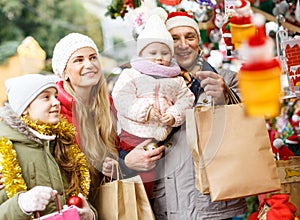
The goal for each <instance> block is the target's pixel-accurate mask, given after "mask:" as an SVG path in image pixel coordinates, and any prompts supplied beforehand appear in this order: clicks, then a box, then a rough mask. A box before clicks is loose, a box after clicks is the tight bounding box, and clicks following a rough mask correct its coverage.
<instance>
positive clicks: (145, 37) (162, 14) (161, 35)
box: [137, 9, 174, 55]
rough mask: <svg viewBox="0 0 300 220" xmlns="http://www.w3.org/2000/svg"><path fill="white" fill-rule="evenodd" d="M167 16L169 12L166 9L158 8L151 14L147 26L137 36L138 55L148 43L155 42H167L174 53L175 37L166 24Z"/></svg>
mask: <svg viewBox="0 0 300 220" xmlns="http://www.w3.org/2000/svg"><path fill="white" fill-rule="evenodd" d="M167 16H168V14H167V12H166V11H164V9H161V10H160V9H157V10H155V11H153V13H152V14H151V15H150V16H149V18H148V20H147V21H146V25H145V28H144V29H143V30H142V31H141V33H140V35H139V36H138V38H137V54H138V55H139V54H140V52H141V51H142V50H143V49H144V48H145V47H146V46H147V45H148V44H150V43H154V42H156V43H163V44H166V45H167V46H168V47H169V48H170V50H171V53H172V55H173V54H174V43H173V38H172V35H171V34H170V33H169V31H168V30H167V28H166V25H165V20H166V19H167Z"/></svg>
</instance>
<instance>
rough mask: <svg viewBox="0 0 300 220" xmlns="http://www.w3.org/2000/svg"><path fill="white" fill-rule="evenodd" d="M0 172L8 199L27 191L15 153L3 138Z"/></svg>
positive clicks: (0, 149)
mask: <svg viewBox="0 0 300 220" xmlns="http://www.w3.org/2000/svg"><path fill="white" fill-rule="evenodd" d="M0 172H1V173H2V175H3V180H4V182H3V185H4V186H5V190H6V194H7V196H8V198H11V197H13V195H15V194H16V193H17V192H20V191H26V190H27V186H26V183H25V181H24V179H23V177H22V174H21V167H20V165H19V163H18V161H17V158H16V151H15V150H14V149H13V144H12V142H11V141H10V140H8V139H7V138H5V137H2V138H1V140H0Z"/></svg>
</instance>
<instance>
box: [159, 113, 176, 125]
mask: <svg viewBox="0 0 300 220" xmlns="http://www.w3.org/2000/svg"><path fill="white" fill-rule="evenodd" d="M160 122H161V123H162V124H163V125H167V126H172V125H173V124H174V123H175V118H174V116H173V115H171V114H167V113H163V114H162V116H161V118H160Z"/></svg>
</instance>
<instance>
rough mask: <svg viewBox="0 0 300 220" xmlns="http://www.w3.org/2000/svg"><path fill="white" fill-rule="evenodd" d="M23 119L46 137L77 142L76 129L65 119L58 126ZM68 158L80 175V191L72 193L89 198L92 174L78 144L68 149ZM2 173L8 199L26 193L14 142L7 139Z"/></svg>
mask: <svg viewBox="0 0 300 220" xmlns="http://www.w3.org/2000/svg"><path fill="white" fill-rule="evenodd" d="M21 119H22V120H23V121H24V122H25V123H26V124H27V125H28V126H29V127H31V128H32V129H34V130H36V131H37V132H39V133H41V134H44V135H56V136H57V137H58V138H63V139H65V140H71V141H75V135H76V132H75V128H74V127H73V126H72V125H71V124H70V123H69V122H68V121H67V120H66V119H64V118H61V120H60V122H59V123H57V124H50V123H43V124H41V123H38V122H37V121H36V122H32V121H30V120H29V119H28V118H27V117H21ZM68 157H69V158H72V159H73V160H74V161H76V169H77V171H78V172H79V173H80V177H79V181H80V184H79V185H80V189H78V190H77V192H72V193H71V195H76V194H78V193H79V192H81V193H82V194H83V196H84V197H85V198H87V196H88V194H89V189H90V182H91V178H90V173H89V169H88V167H87V163H86V158H85V156H84V154H83V153H82V152H81V150H80V149H79V147H78V145H77V144H75V143H74V144H72V145H71V146H70V147H69V149H68ZM0 172H1V173H2V175H3V179H4V183H3V185H4V186H5V189H6V193H7V196H8V198H11V197H12V196H13V195H14V194H16V193H17V192H20V191H26V190H27V186H26V183H25V181H24V179H23V177H22V174H21V167H20V165H19V163H18V161H17V158H16V152H15V150H14V149H13V145H12V142H11V141H10V140H8V139H7V138H5V137H2V139H1V140H0Z"/></svg>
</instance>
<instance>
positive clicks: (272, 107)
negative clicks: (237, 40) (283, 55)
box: [238, 14, 282, 117]
mask: <svg viewBox="0 0 300 220" xmlns="http://www.w3.org/2000/svg"><path fill="white" fill-rule="evenodd" d="M253 23H254V24H255V26H256V29H257V32H256V34H255V35H254V36H252V37H250V38H249V39H248V40H247V41H245V42H244V43H243V44H242V45H241V47H240V48H239V50H238V52H239V55H240V56H241V59H243V60H245V63H244V64H243V65H242V67H241V69H240V71H239V75H238V76H239V87H240V89H241V96H242V97H243V101H244V104H245V109H246V113H247V114H248V115H249V116H265V117H275V116H277V115H279V112H280V96H281V85H280V75H281V71H282V70H281V65H280V62H279V61H278V60H277V59H276V58H274V43H273V40H272V39H271V38H269V37H267V36H266V30H265V18H264V16H263V15H261V14H255V16H253Z"/></svg>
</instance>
